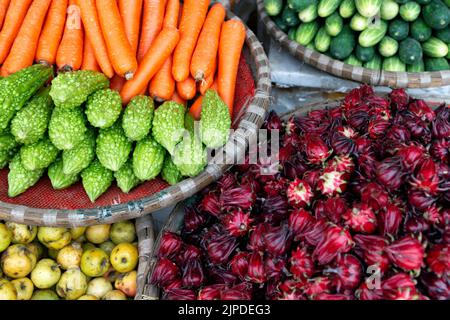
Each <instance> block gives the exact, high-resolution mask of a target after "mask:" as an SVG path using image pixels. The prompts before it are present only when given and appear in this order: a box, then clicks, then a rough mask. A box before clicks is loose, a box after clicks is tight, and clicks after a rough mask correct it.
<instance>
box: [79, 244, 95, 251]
mask: <svg viewBox="0 0 450 320" xmlns="http://www.w3.org/2000/svg"><path fill="white" fill-rule="evenodd" d="M81 248H82V249H83V252H85V251H88V250H91V249H97V247H96V246H95V244H93V243H90V242H86V243H83V244H82V245H81Z"/></svg>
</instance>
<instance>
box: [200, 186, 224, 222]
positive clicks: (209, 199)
mask: <svg viewBox="0 0 450 320" xmlns="http://www.w3.org/2000/svg"><path fill="white" fill-rule="evenodd" d="M200 208H201V210H203V211H204V212H207V213H209V214H211V215H213V216H215V217H218V216H220V214H221V213H222V210H221V209H220V202H219V197H218V196H217V194H215V193H214V192H209V193H208V194H206V195H205V196H204V197H203V199H202V202H201V204H200Z"/></svg>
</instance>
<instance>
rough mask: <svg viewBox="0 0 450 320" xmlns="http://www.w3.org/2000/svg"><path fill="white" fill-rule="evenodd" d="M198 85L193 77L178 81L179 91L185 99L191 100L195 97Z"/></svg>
mask: <svg viewBox="0 0 450 320" xmlns="http://www.w3.org/2000/svg"><path fill="white" fill-rule="evenodd" d="M196 91H197V86H196V85H195V80H194V78H192V77H189V78H187V79H186V80H184V81H182V82H177V92H178V94H179V95H180V97H182V98H183V99H184V100H191V99H192V98H194V97H195V93H196Z"/></svg>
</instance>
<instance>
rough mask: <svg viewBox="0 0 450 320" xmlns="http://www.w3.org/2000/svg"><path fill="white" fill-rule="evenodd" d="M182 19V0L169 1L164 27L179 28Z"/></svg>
mask: <svg viewBox="0 0 450 320" xmlns="http://www.w3.org/2000/svg"><path fill="white" fill-rule="evenodd" d="M179 18H180V0H167V5H166V15H165V16H164V21H163V27H164V28H165V27H173V28H178V20H179Z"/></svg>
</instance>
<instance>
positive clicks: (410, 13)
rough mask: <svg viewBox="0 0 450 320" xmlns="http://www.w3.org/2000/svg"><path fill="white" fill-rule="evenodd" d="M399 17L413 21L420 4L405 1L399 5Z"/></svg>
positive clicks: (418, 13)
mask: <svg viewBox="0 0 450 320" xmlns="http://www.w3.org/2000/svg"><path fill="white" fill-rule="evenodd" d="M399 13H400V17H402V19H403V20H405V21H409V22H411V21H414V20H416V19H417V17H418V16H419V15H420V5H419V4H418V3H416V2H414V1H410V2H407V3H405V4H402V5H401V6H400V11H399Z"/></svg>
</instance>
